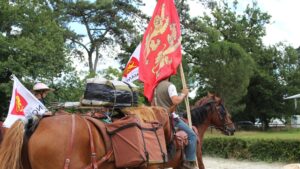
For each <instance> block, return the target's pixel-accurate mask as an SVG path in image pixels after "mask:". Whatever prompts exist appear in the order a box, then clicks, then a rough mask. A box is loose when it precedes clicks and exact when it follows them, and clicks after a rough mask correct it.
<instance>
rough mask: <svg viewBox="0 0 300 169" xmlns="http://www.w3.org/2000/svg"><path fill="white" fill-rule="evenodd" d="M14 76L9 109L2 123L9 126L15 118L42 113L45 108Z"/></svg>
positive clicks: (45, 110)
mask: <svg viewBox="0 0 300 169" xmlns="http://www.w3.org/2000/svg"><path fill="white" fill-rule="evenodd" d="M13 78H14V86H13V92H12V96H11V100H10V105H9V111H8V114H7V117H6V119H5V121H4V123H3V126H4V127H7V128H9V127H10V126H11V125H12V124H13V123H14V122H15V121H16V120H19V119H25V117H31V116H33V115H43V114H44V113H45V112H47V111H48V110H47V108H46V107H45V106H44V105H43V103H41V102H40V101H39V100H38V99H37V98H36V97H35V96H34V95H33V94H32V93H31V92H30V91H29V90H28V89H26V87H24V86H23V85H22V83H21V82H20V81H19V80H18V78H17V77H16V76H13Z"/></svg>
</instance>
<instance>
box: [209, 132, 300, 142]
mask: <svg viewBox="0 0 300 169" xmlns="http://www.w3.org/2000/svg"><path fill="white" fill-rule="evenodd" d="M209 137H233V138H240V139H267V140H269V139H282V140H300V129H289V130H281V131H236V132H235V134H234V136H225V135H223V134H221V132H218V131H216V130H207V132H206V133H205V135H204V138H209Z"/></svg>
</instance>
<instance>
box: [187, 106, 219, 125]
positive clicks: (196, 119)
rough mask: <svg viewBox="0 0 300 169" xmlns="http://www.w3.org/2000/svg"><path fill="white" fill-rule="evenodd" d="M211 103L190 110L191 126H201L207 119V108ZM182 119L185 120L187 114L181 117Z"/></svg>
mask: <svg viewBox="0 0 300 169" xmlns="http://www.w3.org/2000/svg"><path fill="white" fill-rule="evenodd" d="M212 103H213V102H207V103H206V104H204V105H202V106H197V107H194V108H193V109H192V110H191V116H192V123H193V125H200V124H202V123H203V122H204V121H205V120H206V119H207V117H208V113H209V111H208V110H209V108H210V106H211V104H212ZM183 117H184V118H187V114H186V113H185V114H184V115H183Z"/></svg>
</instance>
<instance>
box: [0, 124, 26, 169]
mask: <svg viewBox="0 0 300 169" xmlns="http://www.w3.org/2000/svg"><path fill="white" fill-rule="evenodd" d="M23 135H24V124H23V122H22V121H21V120H18V121H16V122H15V123H14V124H13V125H12V127H11V128H10V129H9V130H8V132H6V133H5V139H4V140H3V142H2V143H1V146H0V161H1V163H0V168H11V169H20V168H23V165H22V162H21V156H20V155H19V154H21V151H22V147H23ZM11 152H16V153H11ZM3 161H6V162H7V163H6V164H4V163H2V162H3ZM4 165H6V166H4ZM7 165H8V166H7Z"/></svg>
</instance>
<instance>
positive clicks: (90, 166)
mask: <svg viewBox="0 0 300 169" xmlns="http://www.w3.org/2000/svg"><path fill="white" fill-rule="evenodd" d="M112 155H113V150H110V151H109V152H108V153H106V154H105V156H103V157H102V158H101V159H100V160H99V161H97V163H96V165H97V166H98V167H100V166H101V165H102V164H103V163H104V162H105V161H107V160H108V159H109V158H110V157H111V156H112ZM92 167H93V165H92V164H90V165H88V166H86V167H85V168H84V169H91V168H92Z"/></svg>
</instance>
